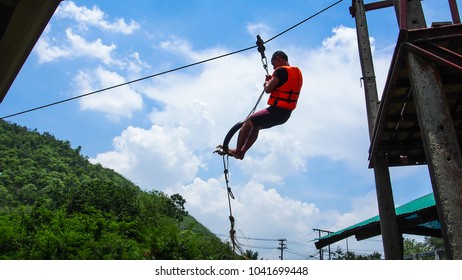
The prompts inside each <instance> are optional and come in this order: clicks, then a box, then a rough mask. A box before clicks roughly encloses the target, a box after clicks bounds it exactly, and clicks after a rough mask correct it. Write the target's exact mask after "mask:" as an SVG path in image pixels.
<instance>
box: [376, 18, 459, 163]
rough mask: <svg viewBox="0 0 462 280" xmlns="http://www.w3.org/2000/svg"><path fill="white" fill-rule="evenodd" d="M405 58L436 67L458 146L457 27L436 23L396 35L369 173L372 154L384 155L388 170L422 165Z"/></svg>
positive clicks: (415, 116) (419, 139)
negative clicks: (410, 54)
mask: <svg viewBox="0 0 462 280" xmlns="http://www.w3.org/2000/svg"><path fill="white" fill-rule="evenodd" d="M408 52H413V53H416V54H418V55H420V56H421V57H423V58H424V59H426V60H427V61H429V63H432V64H434V65H436V66H437V67H438V70H439V72H440V75H439V76H440V82H441V86H442V91H443V92H444V93H445V95H446V99H447V100H448V103H449V108H450V110H451V115H452V117H453V122H454V126H455V127H456V129H457V131H458V138H459V142H460V143H462V133H460V132H459V131H460V130H459V128H460V127H461V126H462V25H461V24H450V23H449V24H445V23H441V24H440V25H438V24H437V25H435V26H434V27H432V28H423V29H413V30H401V31H400V34H399V37H398V42H397V44H396V48H395V51H394V54H393V58H392V61H391V66H390V70H389V73H388V77H387V81H386V83H385V88H384V92H383V95H382V99H381V101H380V107H379V110H378V115H377V120H376V123H375V126H374V131H373V134H372V139H371V146H370V149H369V160H370V163H369V167H370V168H373V167H374V166H375V162H374V159H375V155H377V154H383V155H386V156H387V160H388V164H389V166H408V165H419V164H426V163H427V160H426V155H425V151H424V146H423V143H422V137H421V134H420V133H421V132H420V125H419V122H418V119H417V113H416V108H415V104H414V97H413V94H412V87H411V81H410V78H409V73H408V72H409V69H408V63H407V53H408Z"/></svg>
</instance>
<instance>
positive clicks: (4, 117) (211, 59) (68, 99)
mask: <svg viewBox="0 0 462 280" xmlns="http://www.w3.org/2000/svg"><path fill="white" fill-rule="evenodd" d="M342 1H343V0H339V1H337V2H335V3H334V4H331V5H330V6H328V7H326V8H324V9H322V10H320V11H319V12H317V13H315V14H313V15H311V16H309V17H308V18H306V19H304V20H302V21H301V22H299V23H297V24H295V25H293V26H291V27H290V28H288V29H286V30H284V31H283V32H281V33H279V34H277V35H275V36H273V37H271V38H270V39H268V40H267V41H265V42H263V43H264V44H266V43H268V42H270V41H272V40H274V39H276V38H277V37H279V36H281V35H283V34H285V33H287V32H289V31H290V30H292V29H294V28H296V27H297V26H299V25H301V24H303V23H305V22H306V21H308V20H310V19H312V18H314V17H316V16H318V15H319V14H321V13H323V12H325V11H327V10H329V9H330V8H332V7H334V6H335V5H337V4H338V3H340V2H342ZM256 47H257V46H251V47H247V48H243V49H240V50H237V51H234V52H230V53H226V54H223V55H219V56H215V57H212V58H209V59H205V60H202V61H198V62H195V63H191V64H188V65H184V66H181V67H177V68H173V69H170V70H167V71H163V72H159V73H156V74H152V75H149V76H145V77H142V78H139V79H135V80H131V81H128V82H125V83H121V84H117V85H114V86H110V87H106V88H103V89H99V90H95V91H92V92H88V93H85V94H82V95H77V96H74V97H71V98H67V99H63V100H60V101H56V102H53V103H49V104H46V105H42V106H38V107H35V108H31V109H28V110H24V111H21V112H18V113H14V114H10V115H7V116H3V117H1V118H0V119H2V120H3V119H6V118H11V117H14V116H18V115H22V114H26V113H30V112H33V111H36V110H40V109H44V108H47V107H51V106H55V105H58V104H62V103H65V102H69V101H72V100H75V99H79V98H83V97H86V96H90V95H94V94H97V93H101V92H103V91H108V90H111V89H115V88H119V87H122V86H126V85H129V84H133V83H137V82H140V81H143V80H147V79H151V78H154V77H157V76H161V75H165V74H168V73H171V72H175V71H179V70H183V69H185V68H189V67H193V66H196V65H199V64H203V63H207V62H210V61H213V60H217V59H221V58H224V57H227V56H231V55H235V54H238V53H241V52H245V51H248V50H251V49H254V48H256Z"/></svg>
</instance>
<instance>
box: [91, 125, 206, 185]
mask: <svg viewBox="0 0 462 280" xmlns="http://www.w3.org/2000/svg"><path fill="white" fill-rule="evenodd" d="M187 133H188V131H187V129H186V128H171V127H168V126H164V127H160V126H156V125H154V126H152V127H151V129H149V130H145V129H141V128H136V127H131V126H130V127H128V128H127V129H126V130H125V131H124V132H123V133H122V135H120V136H118V137H116V138H115V139H114V151H110V152H106V153H101V154H99V155H97V156H96V158H95V159H93V162H99V163H101V164H102V165H104V166H106V167H109V168H112V169H114V170H116V171H118V172H120V173H121V174H123V175H125V176H126V177H127V178H129V179H130V180H132V181H133V182H135V183H136V184H138V185H139V186H142V187H144V188H146V189H164V188H166V187H169V186H172V185H173V186H174V185H177V184H181V183H186V182H189V181H191V180H192V179H193V178H194V177H195V175H196V173H197V171H198V169H199V168H200V166H201V162H200V160H199V159H198V157H197V156H195V155H194V154H193V152H192V151H191V150H189V149H188V146H187V144H186V143H185V142H184V139H187V137H185V135H186V134H187Z"/></svg>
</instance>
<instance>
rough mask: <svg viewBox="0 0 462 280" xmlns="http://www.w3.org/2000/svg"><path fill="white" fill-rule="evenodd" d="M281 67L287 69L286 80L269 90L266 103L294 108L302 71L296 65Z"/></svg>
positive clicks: (301, 82) (300, 85) (301, 79)
mask: <svg viewBox="0 0 462 280" xmlns="http://www.w3.org/2000/svg"><path fill="white" fill-rule="evenodd" d="M281 67H283V68H285V69H286V70H287V74H288V75H287V82H285V83H284V84H283V85H282V86H280V87H278V88H276V89H275V90H273V91H272V92H271V94H270V97H269V99H268V105H274V106H276V107H280V108H285V109H289V110H294V109H295V107H296V106H297V100H298V96H299V94H300V90H301V88H302V84H303V76H302V72H301V71H300V69H298V67H293V66H281ZM273 75H274V73H273Z"/></svg>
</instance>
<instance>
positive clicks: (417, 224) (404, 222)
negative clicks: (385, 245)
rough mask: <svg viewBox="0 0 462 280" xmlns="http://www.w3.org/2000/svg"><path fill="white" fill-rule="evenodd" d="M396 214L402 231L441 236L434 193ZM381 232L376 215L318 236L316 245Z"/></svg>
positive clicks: (321, 245)
mask: <svg viewBox="0 0 462 280" xmlns="http://www.w3.org/2000/svg"><path fill="white" fill-rule="evenodd" d="M396 216H397V219H398V227H399V229H400V231H401V233H408V234H416V235H425V236H436V237H441V225H440V223H439V220H438V214H437V213H436V203H435V197H434V196H433V193H430V194H427V195H425V196H423V197H420V198H418V199H415V200H413V201H411V202H409V203H406V204H404V205H401V206H399V207H397V208H396ZM380 234H381V232H380V217H379V216H375V217H372V218H369V219H367V220H365V221H362V222H360V223H357V224H355V225H352V226H349V227H347V228H344V229H342V230H339V231H336V232H333V233H330V234H328V235H325V236H323V237H320V238H317V239H315V240H317V241H316V242H315V245H316V248H317V249H320V248H322V247H325V246H327V245H330V244H332V243H335V242H337V241H340V240H342V239H345V238H347V237H349V236H352V235H355V236H356V239H357V240H363V239H366V238H370V237H373V236H377V235H380Z"/></svg>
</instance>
